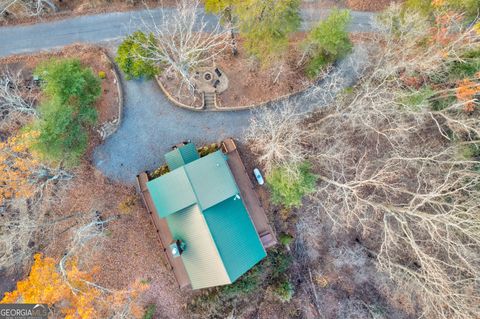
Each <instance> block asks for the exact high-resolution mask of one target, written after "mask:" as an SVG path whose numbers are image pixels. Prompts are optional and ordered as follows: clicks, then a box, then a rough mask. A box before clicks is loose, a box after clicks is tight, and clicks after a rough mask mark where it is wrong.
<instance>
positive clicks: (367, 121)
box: [250, 7, 480, 319]
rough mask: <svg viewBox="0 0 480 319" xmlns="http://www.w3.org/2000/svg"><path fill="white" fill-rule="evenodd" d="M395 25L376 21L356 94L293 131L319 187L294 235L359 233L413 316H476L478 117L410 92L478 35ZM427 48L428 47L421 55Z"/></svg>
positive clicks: (440, 95)
mask: <svg viewBox="0 0 480 319" xmlns="http://www.w3.org/2000/svg"><path fill="white" fill-rule="evenodd" d="M400 15H401V14H400V8H399V7H393V8H391V9H390V10H389V11H387V12H386V14H385V15H384V16H382V19H383V20H382V21H381V23H380V26H381V27H382V28H383V31H384V32H382V33H379V34H378V35H377V36H376V37H375V38H372V39H371V40H372V46H374V47H376V53H375V55H374V56H373V57H372V59H371V64H370V66H369V68H368V73H366V74H365V76H364V77H363V78H362V80H361V81H360V82H359V83H358V84H357V85H356V86H355V88H354V89H353V93H352V94H349V95H347V96H344V97H343V98H340V99H337V100H335V101H334V102H333V103H332V104H331V105H330V106H329V107H328V108H327V109H326V110H325V111H324V112H323V113H318V112H317V114H314V116H312V117H311V118H310V119H309V121H308V122H307V123H309V125H308V126H307V125H303V126H302V125H300V127H302V128H303V129H304V130H306V131H307V132H306V133H301V135H302V136H305V137H306V139H305V140H300V141H299V142H298V143H296V144H304V145H307V146H308V147H307V148H305V149H304V151H303V152H304V153H305V156H306V158H307V159H309V160H310V161H311V162H312V163H314V165H315V167H316V172H317V174H318V175H319V178H320V184H319V185H318V189H317V193H316V194H315V195H314V196H312V197H311V201H310V204H309V205H307V207H306V208H305V212H304V213H302V215H301V224H302V230H303V231H304V232H305V234H304V237H305V238H307V240H308V241H309V242H310V245H311V246H312V247H315V245H316V241H317V240H318V237H319V236H318V229H319V228H318V227H319V226H318V225H319V222H320V221H321V220H322V218H323V217H324V216H328V217H329V218H330V219H331V220H332V221H333V223H334V224H335V225H336V229H337V230H338V231H341V230H344V229H349V230H354V231H357V232H359V233H360V234H361V236H362V238H363V239H364V241H365V245H366V246H368V249H369V251H371V252H372V253H373V254H374V255H375V256H376V260H377V267H378V269H379V270H380V271H382V272H385V273H387V274H388V275H389V276H390V277H391V278H392V279H393V280H395V281H396V282H397V283H398V284H399V289H405V290H407V291H411V294H412V298H415V299H417V300H418V301H419V303H420V304H421V305H422V307H423V309H422V311H421V313H419V315H420V316H422V317H426V318H445V319H446V318H475V317H478V316H479V314H480V307H479V304H480V302H479V301H480V293H479V291H480V290H479V289H478V288H479V284H480V283H479V280H478V278H480V250H479V249H478V247H479V244H480V231H479V230H480V215H479V212H480V188H479V187H478V185H480V172H479V170H478V168H479V162H478V159H475V158H471V157H468V156H465V155H463V152H464V150H465V148H467V147H468V148H470V147H473V148H475V147H477V148H478V147H480V134H479V133H480V118H479V117H478V113H474V114H471V113H469V112H468V111H466V108H465V107H466V105H468V104H471V103H473V104H474V105H475V106H476V107H478V106H479V105H480V104H479V101H478V99H477V98H475V96H473V97H472V98H471V99H470V100H460V99H454V100H453V101H452V100H447V102H445V101H444V105H443V106H442V107H437V108H433V107H431V104H432V103H435V102H437V101H440V100H442V99H443V100H444V96H445V94H449V95H452V94H453V97H455V92H457V91H458V89H457V88H455V83H447V85H446V86H445V87H446V88H445V87H444V88H442V89H438V90H432V91H431V92H428V91H427V93H425V92H424V91H422V90H421V89H418V88H416V87H415V85H412V84H410V82H412V81H413V82H414V83H415V81H422V80H423V79H422V77H424V78H428V77H430V76H434V75H435V76H439V77H441V81H444V82H445V81H448V77H447V75H448V66H449V65H451V63H452V62H454V61H459V59H461V57H462V56H463V53H464V52H467V51H469V50H471V49H475V48H477V49H478V35H476V34H475V33H473V31H472V30H468V29H467V30H465V29H462V26H461V24H460V23H458V21H459V20H458V19H457V18H455V17H452V16H449V18H448V19H447V18H443V19H442V22H441V23H442V25H441V26H440V25H436V26H437V27H438V30H437V32H434V34H433V36H432V33H431V32H432V27H431V26H430V25H429V24H428V23H427V21H426V20H425V19H424V18H423V17H421V16H420V15H416V14H414V13H406V14H405V19H403V18H399V17H400ZM402 17H403V15H402ZM445 20H446V21H445ZM433 30H435V29H433ZM445 30H447V31H445ZM427 35H428V37H427ZM426 38H429V39H432V40H430V41H431V42H430V43H429V45H428V46H422V45H420V44H421V43H422V41H425V39H426ZM334 82H335V81H332V83H334ZM412 101H415V102H412ZM289 130H292V132H293V133H294V134H295V135H296V136H297V135H299V134H298V133H297V132H296V130H297V128H293V126H292V128H288V130H285V132H284V134H285V135H287V136H288V134H289ZM250 136H251V137H252V138H255V137H254V135H250ZM260 136H261V135H260ZM255 141H256V143H257V144H259V145H260V146H256V147H257V149H259V150H260V151H261V152H262V155H263V156H267V154H268V150H269V147H266V146H263V145H261V144H260V143H268V140H266V139H261V138H260V139H258V138H255ZM270 143H271V144H272V147H273V145H274V144H275V140H274V139H272V142H270Z"/></svg>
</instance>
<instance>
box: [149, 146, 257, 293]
mask: <svg viewBox="0 0 480 319" xmlns="http://www.w3.org/2000/svg"><path fill="white" fill-rule="evenodd" d="M167 161H168V159H167ZM147 187H148V189H149V191H150V194H151V196H152V199H153V202H154V204H155V207H156V209H157V211H158V214H159V215H160V217H163V218H166V220H167V223H168V226H169V228H170V230H171V232H172V236H173V238H174V239H180V240H182V241H184V242H185V243H186V249H185V251H184V252H183V253H182V255H181V257H180V258H182V260H183V262H184V265H185V269H186V271H187V273H188V275H189V278H190V282H191V284H192V288H193V289H200V288H206V287H212V286H219V285H224V284H228V283H231V282H233V281H235V280H236V279H237V278H238V277H240V276H241V275H242V274H243V273H245V272H246V271H247V270H249V269H250V268H251V267H253V266H254V265H255V264H256V263H257V262H258V261H260V260H261V259H262V258H263V257H265V256H266V253H265V250H264V248H263V246H262V244H261V242H260V239H259V237H258V234H257V232H256V230H255V226H254V225H253V223H252V221H251V219H250V216H249V215H248V212H247V210H246V208H245V206H244V204H243V202H242V200H241V198H240V196H239V190H238V187H237V185H236V182H235V179H234V177H233V175H232V172H231V171H230V168H229V166H228V163H227V160H226V156H225V155H223V154H222V152H221V151H217V152H214V153H212V154H209V155H207V156H204V157H202V158H199V159H197V160H194V161H192V162H190V163H186V164H185V165H183V166H180V167H178V168H176V169H174V170H172V171H171V172H169V173H167V174H165V175H162V176H160V177H158V178H156V179H154V180H152V181H149V182H148V183H147Z"/></svg>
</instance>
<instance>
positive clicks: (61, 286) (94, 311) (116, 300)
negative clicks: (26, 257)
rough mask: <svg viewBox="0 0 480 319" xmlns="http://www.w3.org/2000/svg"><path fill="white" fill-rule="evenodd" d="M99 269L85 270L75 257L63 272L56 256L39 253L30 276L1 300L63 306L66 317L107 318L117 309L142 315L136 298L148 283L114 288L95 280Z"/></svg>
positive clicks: (135, 315) (137, 316)
mask: <svg viewBox="0 0 480 319" xmlns="http://www.w3.org/2000/svg"><path fill="white" fill-rule="evenodd" d="M95 271H96V270H95V269H94V270H93V271H91V272H83V271H81V270H80V269H79V268H78V266H77V262H76V261H75V260H73V261H70V262H69V264H68V266H67V269H66V272H65V274H64V275H63V274H62V273H61V272H59V271H58V270H57V267H56V262H55V260H54V259H53V258H50V257H45V258H44V257H42V255H41V254H36V255H35V256H34V263H33V266H32V268H31V270H30V274H29V276H28V277H27V278H26V279H24V280H21V281H19V282H17V289H16V290H15V291H13V292H7V293H5V295H4V297H3V299H2V300H1V301H0V303H45V304H48V305H49V306H53V307H54V308H55V309H59V310H60V312H61V313H62V314H63V315H64V316H65V319H94V318H106V317H111V316H112V315H113V314H115V313H116V312H117V311H121V312H122V313H125V311H128V313H129V317H130V318H139V317H141V315H142V313H143V312H142V308H141V307H140V306H139V305H138V304H137V302H136V299H137V298H138V297H139V295H140V293H141V292H142V291H144V290H145V289H146V288H147V286H146V285H144V284H142V283H140V282H135V284H134V285H133V287H132V288H131V289H129V290H125V291H123V290H122V291H112V290H109V289H106V288H102V287H101V286H99V285H96V284H94V283H93V282H92V277H93V274H94V273H95ZM119 309H121V310H119Z"/></svg>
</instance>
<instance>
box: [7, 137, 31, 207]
mask: <svg viewBox="0 0 480 319" xmlns="http://www.w3.org/2000/svg"><path fill="white" fill-rule="evenodd" d="M35 134H37V133H35V132H27V133H21V134H19V135H17V136H13V137H10V138H9V139H7V140H6V141H4V142H0V204H2V202H3V201H4V200H8V199H12V198H25V197H30V196H31V195H33V185H32V183H31V177H32V176H33V175H34V174H35V173H36V170H37V168H38V166H39V164H40V163H39V161H38V160H37V159H36V158H35V157H34V156H33V155H32V154H31V153H30V152H29V150H28V148H29V145H28V141H29V140H31V138H33V137H34V136H35Z"/></svg>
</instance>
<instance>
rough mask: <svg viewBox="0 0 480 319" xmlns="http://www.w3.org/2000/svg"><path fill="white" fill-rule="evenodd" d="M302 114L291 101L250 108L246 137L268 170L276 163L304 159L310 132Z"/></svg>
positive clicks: (290, 162)
mask: <svg viewBox="0 0 480 319" xmlns="http://www.w3.org/2000/svg"><path fill="white" fill-rule="evenodd" d="M305 116H306V115H305V114H303V113H301V112H300V110H299V108H298V107H297V106H296V105H295V104H294V103H291V102H288V101H287V102H284V103H282V104H280V105H278V106H274V107H269V106H265V107H263V108H260V109H255V110H254V111H252V117H251V119H250V125H249V127H248V129H247V131H246V137H245V138H246V139H247V140H250V141H254V143H252V150H253V151H254V152H256V153H257V154H258V155H259V157H258V160H259V161H260V162H261V163H262V164H263V165H264V168H265V171H266V172H267V173H268V172H270V170H271V169H272V168H273V167H274V166H277V165H289V164H296V163H299V162H301V161H303V160H304V159H305V156H306V151H305V145H304V143H305V141H306V139H307V137H308V135H309V134H310V132H309V131H308V129H307V126H306V124H305V123H304V119H305Z"/></svg>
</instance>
